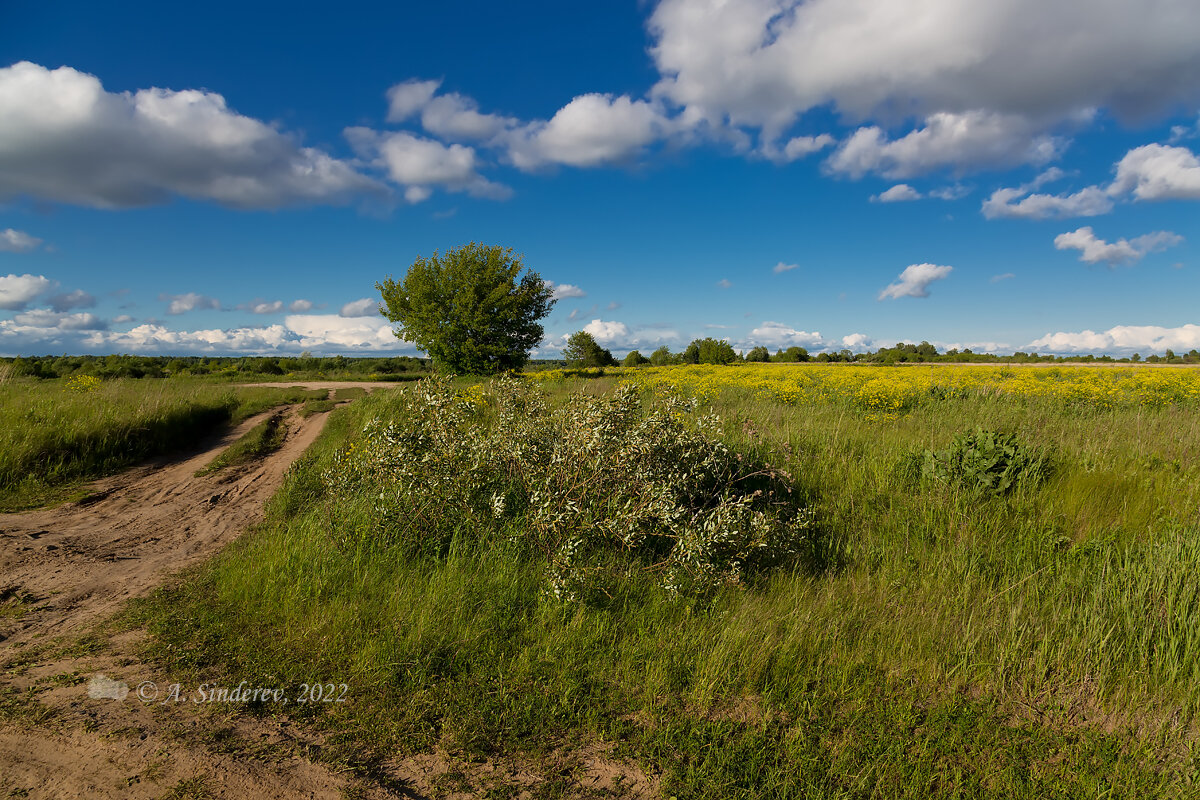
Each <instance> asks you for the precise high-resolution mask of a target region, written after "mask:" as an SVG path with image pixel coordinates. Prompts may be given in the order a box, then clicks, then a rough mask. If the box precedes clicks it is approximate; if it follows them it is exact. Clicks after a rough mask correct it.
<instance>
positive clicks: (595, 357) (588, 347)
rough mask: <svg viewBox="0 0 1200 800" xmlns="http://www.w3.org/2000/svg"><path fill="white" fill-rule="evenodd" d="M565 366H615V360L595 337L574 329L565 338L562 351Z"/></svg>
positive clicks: (581, 367) (577, 367)
mask: <svg viewBox="0 0 1200 800" xmlns="http://www.w3.org/2000/svg"><path fill="white" fill-rule="evenodd" d="M562 355H563V359H564V360H566V362H567V366H569V367H574V368H575V369H584V368H587V367H615V366H616V365H617V360H616V359H615V358H613V354H612V353H611V352H609V351H608V350H607V349H605V348H603V347H601V346H600V344H599V342H597V341H596V338H595V337H594V336H592V335H591V334H590V333H588V332H587V331H576V332H575V333H573V334H571V336H570V337H569V338H568V339H567V346H566V347H564V348H563V351H562Z"/></svg>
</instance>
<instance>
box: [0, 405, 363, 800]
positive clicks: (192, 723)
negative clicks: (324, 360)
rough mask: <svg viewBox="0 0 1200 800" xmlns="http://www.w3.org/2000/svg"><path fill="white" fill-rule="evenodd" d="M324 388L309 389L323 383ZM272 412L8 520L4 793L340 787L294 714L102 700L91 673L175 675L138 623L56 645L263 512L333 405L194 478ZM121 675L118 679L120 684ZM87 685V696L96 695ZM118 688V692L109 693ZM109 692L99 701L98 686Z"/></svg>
mask: <svg viewBox="0 0 1200 800" xmlns="http://www.w3.org/2000/svg"><path fill="white" fill-rule="evenodd" d="M314 388H315V387H314ZM265 416H266V415H261V416H259V417H256V418H253V419H249V420H246V421H245V422H244V423H243V424H242V425H240V426H239V427H238V428H237V429H236V430H233V431H230V432H228V433H227V434H225V435H224V436H221V437H219V438H217V439H214V440H213V441H210V442H207V443H204V445H203V446H202V447H200V448H198V449H197V451H195V452H193V453H191V454H189V455H187V456H185V457H179V458H175V459H160V460H158V461H156V462H153V463H150V464H146V465H143V466H141V467H138V468H135V469H133V470H130V471H128V472H126V473H124V474H122V475H119V476H115V477H113V478H110V479H107V480H102V481H98V482H97V483H96V485H95V491H94V492H93V494H92V495H91V496H90V497H89V498H87V499H85V500H84V501H81V502H78V503H72V504H68V505H65V506H62V507H59V508H54V509H47V510H38V511H32V512H28V513H20V514H3V515H0V664H4V665H5V667H6V668H5V670H4V672H3V674H0V794H2V793H5V792H9V791H11V792H14V793H15V794H5V795H4V796H19V797H39V798H40V797H45V798H84V797H86V798H109V797H111V798H118V797H119V798H156V797H163V796H172V797H193V796H194V797H230V798H249V797H271V798H273V799H279V800H283V799H284V798H301V797H303V798H335V797H343V796H345V795H344V793H343V790H344V789H345V785H346V781H345V779H344V778H343V777H342V776H339V775H336V774H333V773H332V772H330V771H329V770H328V769H327V768H326V767H324V766H321V765H319V764H317V763H314V761H313V760H312V758H311V757H312V756H313V755H314V754H316V753H319V750H320V747H321V741H320V739H319V737H315V736H312V735H307V734H305V733H303V732H300V731H297V730H296V729H295V726H294V725H292V724H290V723H289V722H287V721H286V720H285V719H282V718H279V719H269V718H268V719H261V718H252V717H249V716H248V715H245V714H240V715H239V714H233V713H229V712H228V711H227V710H226V709H221V708H211V707H209V708H206V707H198V706H195V705H192V706H189V705H188V704H186V703H175V704H145V703H143V702H139V701H138V699H137V694H136V689H134V690H133V691H132V692H131V693H130V694H128V695H127V696H125V697H124V699H114V698H113V697H104V696H103V695H104V694H105V693H106V692H104V691H98V690H97V688H96V687H97V686H100V687H103V686H104V685H103V684H98V683H96V675H97V673H103V674H104V675H105V676H106V677H108V678H112V679H115V680H118V681H121V682H123V684H124V685H126V686H129V687H136V686H137V685H138V684H139V683H140V682H141V681H144V680H152V681H156V682H166V681H167V680H169V679H168V677H167V676H162V675H157V674H155V672H154V669H153V668H152V667H150V666H148V665H146V664H143V663H141V662H140V661H139V660H138V659H137V657H136V654H135V653H136V648H135V646H134V645H135V644H136V640H137V638H138V636H139V635H140V634H138V633H131V634H123V635H121V636H118V637H116V638H115V639H113V640H111V641H105V642H103V643H102V644H101V645H99V646H97V647H93V648H83V649H82V652H81V649H80V648H78V647H76V648H74V649H72V648H69V647H68V648H66V649H64V647H63V642H70V641H71V640H72V637H73V636H76V635H77V634H80V633H81V632H84V631H85V630H86V629H87V628H88V627H89V626H91V625H92V624H94V623H96V622H99V621H101V620H103V619H105V618H106V617H109V616H111V615H112V614H114V613H116V612H117V611H118V610H119V609H120V607H121V604H122V603H124V602H125V601H126V600H128V599H129V598H131V597H135V596H139V595H144V594H146V593H147V592H149V591H150V590H151V589H152V588H153V587H155V586H157V585H158V584H160V583H162V582H163V581H164V580H165V579H166V578H167V577H168V576H169V575H171V574H173V573H176V572H178V571H179V570H181V569H183V568H185V567H187V566H189V565H192V564H195V563H197V562H200V561H203V560H205V559H207V558H210V557H211V556H212V555H213V554H215V553H216V552H217V551H218V550H220V549H221V548H222V547H223V546H224V545H226V544H228V543H229V542H230V541H232V540H233V539H235V538H236V537H238V536H239V535H241V534H242V533H243V532H245V531H246V530H247V528H248V527H249V526H250V525H252V524H254V523H255V522H256V521H258V520H259V519H260V518H261V514H262V508H263V503H264V502H265V501H266V500H267V498H269V497H270V496H271V494H272V493H273V492H274V491H275V489H276V488H277V487H278V486H279V484H280V482H281V480H282V478H283V475H284V472H285V470H286V469H287V467H288V466H289V465H290V464H291V463H292V461H294V460H295V459H296V458H297V457H299V456H300V455H301V454H302V453H303V452H304V450H305V449H306V448H307V447H308V446H309V445H310V444H311V443H312V442H313V440H314V439H316V437H317V434H318V433H319V432H320V430H321V428H322V427H323V425H324V422H325V419H326V417H327V416H328V415H327V414H315V415H313V416H311V417H309V418H308V419H302V418H300V417H299V416H298V415H297V414H295V413H294V411H293V412H292V413H289V414H288V415H287V416H286V417H285V425H286V428H287V434H286V439H285V441H284V444H283V447H282V448H281V449H280V450H278V451H276V452H275V453H273V454H271V455H270V456H268V457H266V458H264V459H263V460H262V461H259V462H255V463H252V464H249V465H245V466H242V467H239V468H228V469H225V470H221V471H219V472H217V473H215V474H213V475H208V476H205V477H199V478H198V477H196V476H195V472H196V471H197V470H198V469H200V468H201V467H204V466H205V465H207V464H208V462H209V461H211V460H212V459H213V458H214V457H215V456H216V455H217V454H219V453H220V452H221V451H222V450H223V449H224V448H225V447H227V446H228V445H229V444H230V443H231V442H233V441H234V440H235V439H236V438H237V437H238V436H240V435H241V434H242V433H244V432H245V431H246V430H249V428H250V427H252V426H253V425H255V424H256V423H257V422H259V421H260V420H261V419H263V418H265ZM114 685H116V686H119V685H120V684H114ZM89 689H90V690H91V691H89ZM108 694H110V695H118V694H120V692H119V691H116V690H113V691H109V692H108ZM97 695H100V696H97Z"/></svg>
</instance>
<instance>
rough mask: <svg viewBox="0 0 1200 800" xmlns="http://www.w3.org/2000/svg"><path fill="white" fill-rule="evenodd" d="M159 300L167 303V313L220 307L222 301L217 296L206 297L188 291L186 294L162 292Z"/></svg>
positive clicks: (184, 312) (183, 312)
mask: <svg viewBox="0 0 1200 800" xmlns="http://www.w3.org/2000/svg"><path fill="white" fill-rule="evenodd" d="M158 299H159V302H162V303H167V304H168V305H167V313H168V314H172V315H176V314H186V313H187V312H189V311H200V310H204V309H218V308H220V307H221V303H220V302H218V301H217V300H216V299H215V298H212V297H206V296H205V295H202V294H197V293H196V292H188V293H186V294H160V295H159V296H158Z"/></svg>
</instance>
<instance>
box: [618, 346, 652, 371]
mask: <svg viewBox="0 0 1200 800" xmlns="http://www.w3.org/2000/svg"><path fill="white" fill-rule="evenodd" d="M649 363H650V359H648V358H646V357H645V356H644V355H642V354H641V353H640V352H638V351H637V350H630V351H629V355H627V356H625V360H624V361H622V362H621V366H623V367H644V366H645V365H647V364H649Z"/></svg>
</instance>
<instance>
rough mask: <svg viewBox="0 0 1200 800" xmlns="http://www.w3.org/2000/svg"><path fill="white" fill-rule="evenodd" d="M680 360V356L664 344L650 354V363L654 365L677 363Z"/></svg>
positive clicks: (662, 365)
mask: <svg viewBox="0 0 1200 800" xmlns="http://www.w3.org/2000/svg"><path fill="white" fill-rule="evenodd" d="M680 362H681V359H680V357H679V356H677V355H675V354H673V353H672V352H671V351H670V350H668V349H667V346H666V345H663V346H662V347H660V348H658V349H657V350H655V351H654V352H653V353H651V354H650V363H651V365H653V366H655V367H665V366H667V365H668V364H678V363H680Z"/></svg>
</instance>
